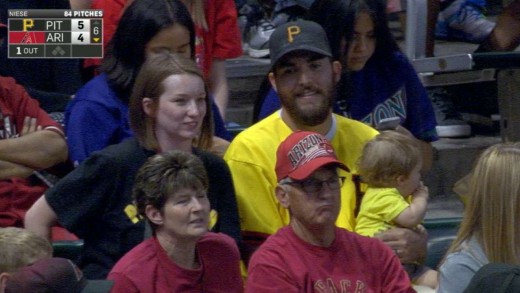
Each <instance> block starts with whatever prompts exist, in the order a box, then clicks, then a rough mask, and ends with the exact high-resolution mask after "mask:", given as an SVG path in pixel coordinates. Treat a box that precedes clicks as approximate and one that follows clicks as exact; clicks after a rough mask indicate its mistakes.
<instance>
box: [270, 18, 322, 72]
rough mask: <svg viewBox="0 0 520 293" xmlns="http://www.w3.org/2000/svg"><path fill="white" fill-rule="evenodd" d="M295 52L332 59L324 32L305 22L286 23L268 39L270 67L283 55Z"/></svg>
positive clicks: (310, 22)
mask: <svg viewBox="0 0 520 293" xmlns="http://www.w3.org/2000/svg"><path fill="white" fill-rule="evenodd" d="M296 50H304V51H310V52H314V53H318V54H322V55H324V56H328V57H332V52H331V50H330V45H329V40H328V39H327V35H326V34H325V30H323V28H322V27H321V26H320V25H319V24H317V23H315V22H312V21H307V20H298V21H293V22H287V23H284V24H282V25H280V26H278V27H277V28H276V30H275V31H274V32H273V34H272V35H271V37H270V38H269V52H270V55H271V66H274V65H275V64H276V62H278V60H280V58H282V57H283V56H284V55H285V54H287V53H290V52H293V51H296Z"/></svg>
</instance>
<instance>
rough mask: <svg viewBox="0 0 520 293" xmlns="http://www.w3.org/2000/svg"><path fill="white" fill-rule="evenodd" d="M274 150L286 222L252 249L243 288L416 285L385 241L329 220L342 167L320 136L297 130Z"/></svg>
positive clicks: (397, 288) (335, 210) (406, 288)
mask: <svg viewBox="0 0 520 293" xmlns="http://www.w3.org/2000/svg"><path fill="white" fill-rule="evenodd" d="M276 157H277V160H276V176H277V180H278V185H277V186H276V198H277V200H278V202H279V203H280V205H281V206H282V207H283V208H285V209H288V210H289V214H290V222H289V225H288V226H286V227H284V228H281V229H280V230H278V232H276V234H273V235H272V236H270V237H269V238H268V239H267V240H266V241H265V242H264V244H263V245H261V246H260V248H259V249H258V250H257V251H256V252H255V253H254V254H253V256H252V258H251V261H250V263H249V276H248V279H247V285H246V292H392V293H395V292H415V290H414V289H412V287H411V283H410V280H409V278H408V276H407V274H406V273H405V272H404V271H403V269H402V268H401V264H400V262H399V259H398V257H397V256H396V255H395V254H394V253H393V252H392V250H391V249H390V248H389V247H388V246H387V245H385V244H383V243H382V242H381V241H379V240H377V239H373V238H366V237H363V236H359V235H357V234H355V233H353V232H349V231H347V230H345V229H342V228H339V227H337V226H336V224H335V223H336V218H337V217H338V214H339V210H340V207H341V192H340V189H341V186H342V184H343V180H344V177H342V176H340V175H341V174H342V172H345V171H348V168H347V167H346V166H345V165H344V164H343V163H341V162H340V161H338V159H337V158H336V155H335V153H334V149H333V147H332V145H331V144H330V143H329V142H328V141H327V139H326V138H325V137H324V136H322V135H321V134H318V133H315V132H308V131H296V132H294V133H292V134H291V135H289V136H288V137H287V138H286V139H285V140H284V141H283V142H282V143H281V144H280V146H279V147H278V150H277V154H276Z"/></svg>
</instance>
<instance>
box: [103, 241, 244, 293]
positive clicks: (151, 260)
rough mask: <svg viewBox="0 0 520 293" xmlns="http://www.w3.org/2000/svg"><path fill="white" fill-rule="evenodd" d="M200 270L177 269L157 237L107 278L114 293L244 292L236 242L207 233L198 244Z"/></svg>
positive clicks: (123, 260)
mask: <svg viewBox="0 0 520 293" xmlns="http://www.w3.org/2000/svg"><path fill="white" fill-rule="evenodd" d="M197 253H198V256H199V261H200V264H201V266H200V268H199V269H196V270H188V269H184V268H181V267H179V266H178V265H176V264H175V263H174V262H173V261H172V260H171V259H170V258H169V257H168V255H167V254H166V251H165V250H164V249H163V248H162V247H161V245H160V244H159V242H158V241H157V239H156V238H155V237H153V238H150V239H148V240H145V241H144V242H142V243H141V244H139V245H138V246H136V247H135V248H133V249H132V250H130V251H129V252H128V253H127V254H125V255H124V256H123V257H122V258H121V259H120V260H119V261H118V262H117V263H116V265H115V266H114V268H113V269H112V271H110V273H109V274H108V277H107V278H108V279H109V280H114V286H113V287H112V290H111V291H110V292H111V293H118V292H120V293H132V292H155V293H160V292H168V293H170V292H222V293H224V292H230V293H233V292H237V293H238V292H242V291H243V285H242V277H241V276H240V263H239V261H240V256H239V252H238V248H237V245H236V243H235V241H234V240H233V239H232V238H231V237H229V236H227V235H224V234H221V233H212V232H208V233H206V234H205V235H204V236H202V238H201V239H200V240H199V241H198V242H197Z"/></svg>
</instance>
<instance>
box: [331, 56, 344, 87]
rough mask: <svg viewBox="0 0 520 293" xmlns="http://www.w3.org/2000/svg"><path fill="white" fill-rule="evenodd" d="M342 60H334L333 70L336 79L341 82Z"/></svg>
mask: <svg viewBox="0 0 520 293" xmlns="http://www.w3.org/2000/svg"><path fill="white" fill-rule="evenodd" d="M341 68H342V66H341V62H339V61H332V72H333V74H334V81H335V82H339V80H340V78H341Z"/></svg>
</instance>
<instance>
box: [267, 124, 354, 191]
mask: <svg viewBox="0 0 520 293" xmlns="http://www.w3.org/2000/svg"><path fill="white" fill-rule="evenodd" d="M329 164H334V165H337V166H338V167H339V168H341V169H343V170H345V171H349V170H348V168H347V167H346V166H345V165H344V164H343V163H341V162H340V161H339V160H338V159H337V157H336V154H335V153H334V148H333V147H332V145H331V144H330V142H329V141H328V140H327V139H326V138H325V137H324V136H323V135H321V134H319V133H316V132H311V131H295V132H293V133H291V134H290V135H289V136H288V137H287V138H286V139H285V140H284V141H283V142H282V143H281V144H280V146H279V147H278V150H277V151H276V167H275V170H276V177H277V179H278V181H280V180H282V179H284V178H286V177H289V178H291V179H294V180H303V179H305V178H307V177H309V176H310V175H311V174H312V173H313V172H314V171H316V170H317V169H319V168H321V167H323V166H325V165H329Z"/></svg>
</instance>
